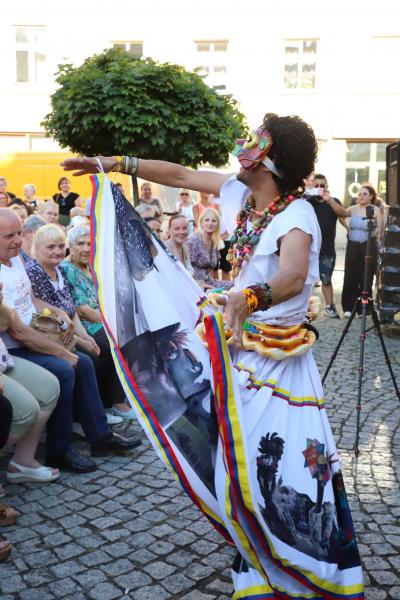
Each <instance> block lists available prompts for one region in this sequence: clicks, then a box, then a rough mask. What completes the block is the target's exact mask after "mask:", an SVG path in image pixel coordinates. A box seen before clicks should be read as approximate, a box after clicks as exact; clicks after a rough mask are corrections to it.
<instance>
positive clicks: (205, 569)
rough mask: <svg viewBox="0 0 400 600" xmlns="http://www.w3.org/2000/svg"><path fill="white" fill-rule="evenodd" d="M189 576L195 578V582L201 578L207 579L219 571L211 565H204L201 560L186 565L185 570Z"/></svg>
mask: <svg viewBox="0 0 400 600" xmlns="http://www.w3.org/2000/svg"><path fill="white" fill-rule="evenodd" d="M184 573H185V575H186V576H187V577H190V578H191V579H194V581H195V582H197V581H199V580H200V579H205V578H206V577H209V576H210V575H213V574H217V575H218V574H219V571H218V570H216V569H215V568H214V567H212V566H211V565H203V564H201V563H199V562H192V563H191V564H190V565H189V566H188V567H186V569H185V571H184Z"/></svg>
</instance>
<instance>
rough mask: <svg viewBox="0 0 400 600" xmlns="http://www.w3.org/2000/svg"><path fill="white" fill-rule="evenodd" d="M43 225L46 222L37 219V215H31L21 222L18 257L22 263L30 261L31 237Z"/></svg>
mask: <svg viewBox="0 0 400 600" xmlns="http://www.w3.org/2000/svg"><path fill="white" fill-rule="evenodd" d="M43 225H46V221H45V220H44V219H42V218H41V217H39V215H31V216H30V217H28V218H27V219H26V221H24V222H23V224H22V230H21V235H22V244H21V250H20V252H19V255H20V257H21V258H22V260H23V261H24V263H26V262H27V261H28V260H31V259H32V242H33V236H34V235H35V233H36V232H37V230H38V229H39V228H40V227H42V226H43Z"/></svg>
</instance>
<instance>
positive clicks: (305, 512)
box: [257, 433, 360, 569]
mask: <svg viewBox="0 0 400 600" xmlns="http://www.w3.org/2000/svg"><path fill="white" fill-rule="evenodd" d="M307 443H308V445H307V449H306V450H305V451H304V452H303V454H304V456H305V457H306V461H305V467H309V469H310V474H311V477H312V478H313V479H316V480H317V483H316V485H317V501H316V502H313V501H312V500H311V499H310V498H309V496H308V495H307V494H301V493H299V492H297V491H296V490H295V489H293V487H291V486H288V485H285V484H284V482H283V481H282V478H281V477H280V478H279V479H278V481H277V473H278V469H279V461H280V460H281V458H282V456H283V453H284V446H285V441H284V440H283V439H282V438H281V437H279V436H278V435H277V433H272V434H270V433H267V434H266V435H265V436H263V437H262V438H261V440H260V444H259V448H258V450H259V452H260V454H259V456H257V480H258V483H259V486H260V490H261V494H262V496H263V498H264V500H265V505H264V506H260V508H261V513H262V515H263V517H264V519H265V520H266V522H267V523H268V525H269V527H270V529H271V531H272V532H273V533H274V535H276V536H277V537H278V538H279V539H280V540H282V541H283V542H286V543H287V544H289V545H290V546H292V547H295V548H298V549H299V550H300V551H301V552H304V553H305V554H307V555H308V556H312V557H313V558H316V559H317V560H323V561H326V562H329V563H337V564H338V567H339V569H349V568H351V567H354V566H358V565H360V559H359V554H358V550H357V544H356V539H355V534H354V529H353V524H352V520H351V513H350V509H349V505H348V501H347V497H346V492H345V489H344V483H343V477H342V474H341V472H340V471H338V472H337V473H335V474H334V475H333V477H332V486H333V490H334V494H335V505H334V504H332V503H331V502H324V501H323V493H324V485H325V483H326V482H327V481H329V479H330V478H331V474H330V469H329V458H328V457H326V456H325V455H324V444H319V442H318V441H317V440H307ZM314 459H315V460H314Z"/></svg>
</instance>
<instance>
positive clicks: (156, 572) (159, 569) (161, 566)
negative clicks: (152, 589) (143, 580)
mask: <svg viewBox="0 0 400 600" xmlns="http://www.w3.org/2000/svg"><path fill="white" fill-rule="evenodd" d="M143 571H145V572H146V573H148V574H149V575H150V577H152V578H153V579H155V580H156V581H157V580H160V581H161V580H162V579H164V578H165V577H168V576H169V575H172V573H175V571H176V567H174V566H173V565H169V564H167V563H165V562H161V561H155V562H152V563H151V564H148V565H146V566H144V567H143ZM185 575H186V573H185Z"/></svg>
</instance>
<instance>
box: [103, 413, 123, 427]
mask: <svg viewBox="0 0 400 600" xmlns="http://www.w3.org/2000/svg"><path fill="white" fill-rule="evenodd" d="M106 417H107V423H108V424H109V425H110V427H119V426H121V425H122V423H123V422H124V419H123V418H122V417H118V415H113V414H112V413H111V412H108V411H106Z"/></svg>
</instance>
